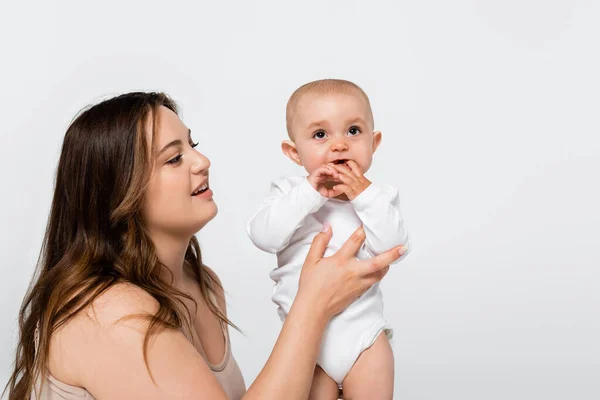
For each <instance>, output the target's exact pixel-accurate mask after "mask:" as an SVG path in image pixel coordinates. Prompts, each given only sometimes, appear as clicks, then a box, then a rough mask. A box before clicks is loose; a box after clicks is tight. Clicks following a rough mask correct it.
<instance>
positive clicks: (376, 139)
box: [373, 131, 381, 153]
mask: <svg viewBox="0 0 600 400" xmlns="http://www.w3.org/2000/svg"><path fill="white" fill-rule="evenodd" d="M380 144H381V132H380V131H375V132H373V153H375V150H377V148H378V147H379V145H380Z"/></svg>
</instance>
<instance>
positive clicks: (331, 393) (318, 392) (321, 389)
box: [308, 365, 338, 400]
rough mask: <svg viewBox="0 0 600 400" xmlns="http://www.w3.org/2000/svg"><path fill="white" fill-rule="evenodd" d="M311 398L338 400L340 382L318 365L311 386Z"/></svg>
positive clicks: (314, 399)
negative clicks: (336, 381)
mask: <svg viewBox="0 0 600 400" xmlns="http://www.w3.org/2000/svg"><path fill="white" fill-rule="evenodd" d="M308 398H309V400H336V399H337V398H338V384H337V383H335V381H334V380H333V379H331V378H330V377H329V375H327V374H326V373H325V372H324V371H323V370H322V369H321V367H319V366H318V365H317V367H316V368H315V374H314V376H313V381H312V386H311V387H310V395H309V396H308Z"/></svg>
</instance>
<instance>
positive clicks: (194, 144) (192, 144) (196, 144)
mask: <svg viewBox="0 0 600 400" xmlns="http://www.w3.org/2000/svg"><path fill="white" fill-rule="evenodd" d="M198 143H199V142H196V143H194V142H192V143H190V146H192V149H193V148H194V147H196V146H198Z"/></svg>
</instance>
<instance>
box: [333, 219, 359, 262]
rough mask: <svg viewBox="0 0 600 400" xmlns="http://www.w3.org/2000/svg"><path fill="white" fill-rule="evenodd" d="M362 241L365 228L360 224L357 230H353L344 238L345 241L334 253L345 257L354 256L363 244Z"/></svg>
mask: <svg viewBox="0 0 600 400" xmlns="http://www.w3.org/2000/svg"><path fill="white" fill-rule="evenodd" d="M364 241H365V230H364V229H363V227H362V225H361V226H359V227H358V229H357V230H355V231H354V233H353V234H352V235H351V236H350V238H349V239H348V240H346V243H344V244H343V245H342V247H341V248H340V249H339V250H338V251H337V253H335V254H336V255H339V256H340V257H343V258H345V259H350V258H354V256H355V255H356V253H357V252H358V249H360V246H361V245H362V244H363V242H364Z"/></svg>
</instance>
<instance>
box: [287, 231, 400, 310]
mask: <svg viewBox="0 0 600 400" xmlns="http://www.w3.org/2000/svg"><path fill="white" fill-rule="evenodd" d="M330 239H331V226H329V225H328V224H326V225H325V226H324V227H323V231H322V232H320V233H319V234H317V236H315V238H314V239H313V242H312V245H311V247H310V250H309V252H308V256H307V257H306V261H305V262H304V265H303V266H302V272H301V274H300V284H299V288H298V295H297V297H296V301H297V300H298V298H302V299H303V301H307V302H311V303H312V304H313V309H314V310H315V311H317V312H322V313H323V317H324V318H326V319H327V320H329V319H330V318H331V317H333V316H334V315H335V314H338V313H339V312H341V311H342V310H343V309H344V308H346V307H347V306H348V305H350V303H352V302H353V301H354V300H356V299H357V298H358V297H359V296H360V295H362V294H363V293H364V292H366V291H367V289H369V288H370V287H371V286H372V285H373V284H374V283H375V282H378V281H380V280H381V279H382V278H383V277H384V276H385V274H386V273H387V271H388V269H389V264H390V263H391V262H393V261H395V260H397V259H398V258H400V256H402V254H404V252H405V251H406V249H405V248H404V247H402V246H398V247H395V248H393V249H391V250H389V251H388V252H386V253H383V254H380V255H378V256H376V257H373V258H371V259H369V260H361V261H359V260H357V259H356V258H355V255H356V252H357V251H358V250H359V249H360V246H361V245H362V243H363V242H364V240H365V232H364V230H363V228H362V226H361V227H359V228H358V229H357V230H356V231H355V232H354V233H353V234H352V236H350V238H349V239H348V240H347V241H346V243H344V245H343V246H342V248H341V249H339V250H338V251H337V253H335V254H334V255H332V256H331V257H327V258H323V254H324V253H325V249H326V247H327V243H329V240H330Z"/></svg>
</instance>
